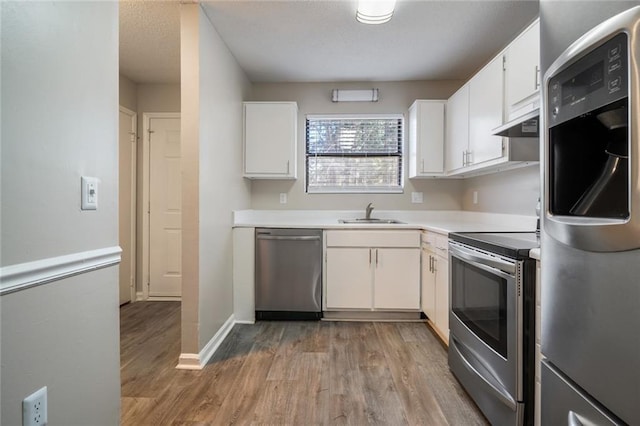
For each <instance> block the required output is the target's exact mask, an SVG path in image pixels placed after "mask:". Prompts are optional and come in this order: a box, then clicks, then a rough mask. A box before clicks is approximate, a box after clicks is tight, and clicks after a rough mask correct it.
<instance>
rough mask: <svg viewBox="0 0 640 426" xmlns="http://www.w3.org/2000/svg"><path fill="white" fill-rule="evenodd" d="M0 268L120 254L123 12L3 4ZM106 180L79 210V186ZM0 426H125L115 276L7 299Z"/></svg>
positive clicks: (102, 273)
mask: <svg viewBox="0 0 640 426" xmlns="http://www.w3.org/2000/svg"><path fill="white" fill-rule="evenodd" d="M0 7H1V8H2V9H1V14H2V17H1V20H2V21H1V39H2V47H1V49H2V65H1V66H2V70H1V75H2V77H1V82H2V87H1V90H2V100H1V103H2V109H1V111H2V151H1V152H2V160H1V161H2V163H1V194H2V201H1V203H0V205H1V207H0V211H1V216H2V219H1V236H0V240H1V247H2V258H1V260H0V265H2V266H3V267H5V266H8V265H15V264H20V263H24V262H32V261H37V260H45V259H49V258H52V257H56V256H61V255H66V254H79V253H82V252H84V251H87V250H93V249H100V248H106V247H113V246H117V244H118V228H117V217H118V216H117V214H118V213H117V183H118V180H117V177H118V175H117V171H118V157H117V155H118V151H117V139H118V4H117V3H116V2H91V3H83V2H0ZM83 175H87V176H95V177H98V178H99V179H100V183H99V202H98V206H99V208H98V210H97V211H87V212H82V211H80V177H81V176H83ZM0 304H1V306H2V318H1V323H2V324H1V335H2V349H1V351H2V354H1V356H2V366H1V373H0V375H1V377H2V383H1V401H0V402H1V403H0V405H1V406H2V417H1V420H0V423H2V424H4V425H7V426H12V425H19V424H22V420H21V419H22V405H21V403H22V399H23V398H25V397H26V396H28V395H29V394H31V393H32V392H34V391H35V390H37V389H39V388H40V387H42V386H47V387H48V413H49V424H52V425H56V424H57V425H80V424H83V425H88V424H91V425H114V424H118V422H119V404H120V380H119V364H120V359H119V320H118V268H117V267H111V268H107V269H101V270H98V271H95V272H90V273H85V274H82V275H78V276H75V277H72V278H68V279H64V280H57V281H53V282H50V283H48V284H44V285H41V286H39V287H34V288H30V289H27V290H22V291H18V292H15V293H10V294H6V295H3V296H0Z"/></svg>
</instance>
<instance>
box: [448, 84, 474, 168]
mask: <svg viewBox="0 0 640 426" xmlns="http://www.w3.org/2000/svg"><path fill="white" fill-rule="evenodd" d="M445 122H446V126H445V128H446V142H445V152H446V156H445V164H446V170H447V172H450V171H452V170H457V169H460V168H462V167H463V166H464V165H465V163H466V160H465V155H466V152H467V149H468V148H469V85H468V84H465V85H464V86H462V88H461V89H460V90H458V91H457V92H456V93H454V94H453V96H451V97H450V98H449V100H448V101H447V114H446V120H445Z"/></svg>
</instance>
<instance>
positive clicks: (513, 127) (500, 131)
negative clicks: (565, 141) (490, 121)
mask: <svg viewBox="0 0 640 426" xmlns="http://www.w3.org/2000/svg"><path fill="white" fill-rule="evenodd" d="M491 133H492V134H493V135H494V136H504V137H507V138H537V137H538V136H539V135H540V108H536V109H534V110H533V111H531V112H529V113H527V114H525V115H523V116H520V117H518V118H516V119H515V120H511V121H509V122H508V123H505V124H503V125H502V126H500V127H496V128H495V129H493V131H492V132H491Z"/></svg>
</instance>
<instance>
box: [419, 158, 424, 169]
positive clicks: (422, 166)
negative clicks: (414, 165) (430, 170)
mask: <svg viewBox="0 0 640 426" xmlns="http://www.w3.org/2000/svg"><path fill="white" fill-rule="evenodd" d="M420 172H422V173H424V158H423V159H422V160H420Z"/></svg>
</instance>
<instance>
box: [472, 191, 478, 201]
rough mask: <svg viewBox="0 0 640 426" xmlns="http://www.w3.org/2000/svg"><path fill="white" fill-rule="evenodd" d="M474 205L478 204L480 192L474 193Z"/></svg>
mask: <svg viewBox="0 0 640 426" xmlns="http://www.w3.org/2000/svg"><path fill="white" fill-rule="evenodd" d="M473 204H478V191H473Z"/></svg>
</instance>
